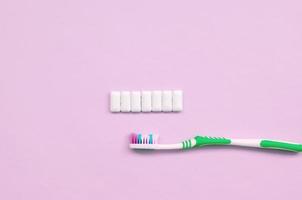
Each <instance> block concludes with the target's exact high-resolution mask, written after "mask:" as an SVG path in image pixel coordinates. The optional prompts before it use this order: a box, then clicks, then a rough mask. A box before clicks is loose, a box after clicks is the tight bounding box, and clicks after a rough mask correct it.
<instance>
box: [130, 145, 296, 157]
mask: <svg viewBox="0 0 302 200" xmlns="http://www.w3.org/2000/svg"><path fill="white" fill-rule="evenodd" d="M223 150H236V151H249V152H256V153H263V154H264V153H267V154H275V155H284V156H297V155H298V154H299V152H293V151H284V150H279V149H262V148H253V147H243V146H203V147H196V148H192V149H186V150H183V149H175V150H150V149H130V151H133V152H134V153H138V154H158V153H160V154H175V153H178V154H179V153H189V152H195V151H223Z"/></svg>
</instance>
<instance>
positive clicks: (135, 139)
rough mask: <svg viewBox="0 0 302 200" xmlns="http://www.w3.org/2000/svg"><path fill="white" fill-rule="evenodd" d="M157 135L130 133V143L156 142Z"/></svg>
mask: <svg viewBox="0 0 302 200" xmlns="http://www.w3.org/2000/svg"><path fill="white" fill-rule="evenodd" d="M157 140H158V136H157V135H153V134H149V135H142V134H140V133H139V134H136V133H132V134H131V136H130V143H131V144H157Z"/></svg>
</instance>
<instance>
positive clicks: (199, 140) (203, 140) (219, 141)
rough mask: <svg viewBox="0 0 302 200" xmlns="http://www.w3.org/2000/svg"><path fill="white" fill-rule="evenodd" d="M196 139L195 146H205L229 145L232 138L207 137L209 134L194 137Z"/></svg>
mask: <svg viewBox="0 0 302 200" xmlns="http://www.w3.org/2000/svg"><path fill="white" fill-rule="evenodd" d="M194 139H195V141H196V145H195V147H200V146H205V145H228V144H231V140H230V139H226V138H223V137H207V136H196V137H194Z"/></svg>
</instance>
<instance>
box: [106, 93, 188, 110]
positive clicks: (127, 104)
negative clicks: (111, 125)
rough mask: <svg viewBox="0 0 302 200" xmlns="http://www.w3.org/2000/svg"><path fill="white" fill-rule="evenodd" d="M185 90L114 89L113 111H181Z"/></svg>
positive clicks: (111, 98)
mask: <svg viewBox="0 0 302 200" xmlns="http://www.w3.org/2000/svg"><path fill="white" fill-rule="evenodd" d="M182 110H183V92H182V91H181V90H163V91H161V90H153V91H145V90H143V91H112V92H111V94H110V111H111V112H114V113H116V112H126V113H127V112H134V113H137V112H181V111H182Z"/></svg>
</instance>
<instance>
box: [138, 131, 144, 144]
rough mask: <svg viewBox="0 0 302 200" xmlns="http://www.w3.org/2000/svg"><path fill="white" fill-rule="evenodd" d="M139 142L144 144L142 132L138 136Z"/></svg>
mask: <svg viewBox="0 0 302 200" xmlns="http://www.w3.org/2000/svg"><path fill="white" fill-rule="evenodd" d="M137 143H138V144H142V143H143V142H142V134H140V133H139V134H138V136H137Z"/></svg>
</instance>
